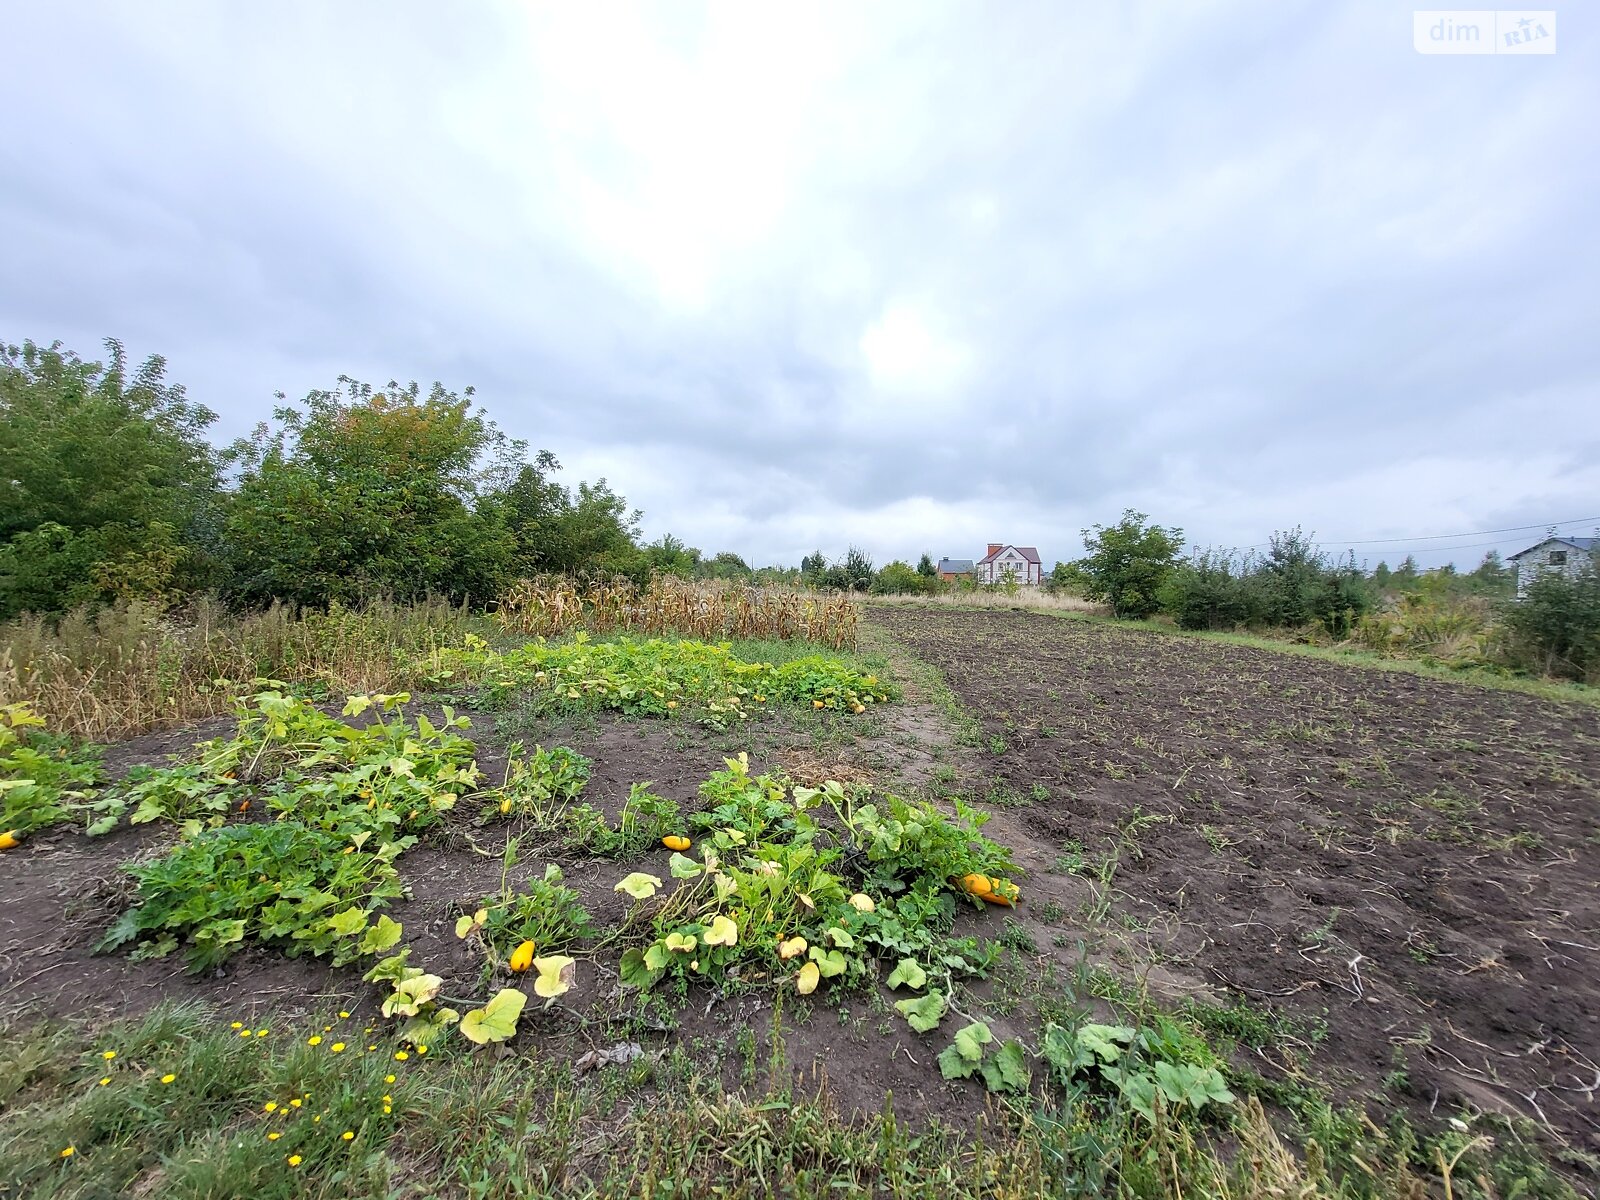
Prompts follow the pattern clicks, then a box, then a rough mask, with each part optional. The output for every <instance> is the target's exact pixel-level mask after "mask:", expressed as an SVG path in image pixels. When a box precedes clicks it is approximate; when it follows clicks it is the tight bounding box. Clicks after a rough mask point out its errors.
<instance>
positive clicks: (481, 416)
mask: <svg viewBox="0 0 1600 1200" xmlns="http://www.w3.org/2000/svg"><path fill="white" fill-rule="evenodd" d="M106 348H107V356H106V360H105V361H104V362H91V361H86V360H83V359H80V358H79V357H78V356H77V355H75V354H73V353H71V352H69V351H66V350H63V349H62V348H61V347H60V346H59V345H54V346H49V347H43V346H39V345H36V344H34V343H32V342H25V343H24V344H23V345H21V346H14V345H12V346H3V347H0V418H3V419H0V489H3V490H0V616H7V617H9V616H12V615H15V614H16V613H18V612H22V611H33V612H42V613H49V612H59V611H62V610H65V609H69V608H74V607H77V606H79V605H82V604H86V603H95V602H106V601H114V600H119V599H132V598H140V599H152V600H156V601H161V602H168V603H172V602H177V601H180V600H181V599H182V598H183V597H185V596H187V595H191V594H194V593H199V592H211V593H215V594H218V595H221V596H223V597H225V598H228V599H230V600H233V601H235V602H237V603H239V604H258V603H262V602H265V601H269V600H274V599H277V600H285V601H291V602H295V603H299V604H305V605H319V606H320V605H326V604H328V603H330V602H334V601H339V602H346V603H351V602H356V601H359V600H361V599H363V598H365V597H369V596H373V595H378V594H383V595H387V596H391V597H393V598H395V599H398V600H410V599H417V598H420V597H423V596H426V595H442V596H448V597H450V598H451V599H453V600H457V601H462V602H483V601H485V600H488V599H490V598H492V597H494V596H495V595H497V594H498V593H499V592H500V591H501V590H502V589H503V588H504V587H505V586H506V585H507V584H508V583H509V582H511V581H512V580H514V579H517V578H521V577H524V576H528V575H536V574H541V573H545V572H570V573H575V574H582V573H604V574H622V575H629V576H632V577H634V578H636V579H640V580H642V579H644V578H647V577H648V575H649V574H650V572H651V570H652V569H655V567H656V565H657V563H658V561H659V560H660V559H662V558H663V557H665V558H668V559H670V558H671V557H672V556H673V555H674V553H675V552H676V551H675V547H678V546H681V543H676V542H675V541H674V540H673V539H671V538H665V539H663V540H662V542H661V543H658V544H657V545H655V546H653V547H645V546H641V545H640V544H639V518H640V514H639V513H638V512H637V511H635V510H632V509H630V508H629V507H628V504H627V501H626V500H625V499H624V498H623V497H622V496H620V495H618V494H617V493H616V492H615V491H613V490H612V488H611V486H610V485H609V484H608V483H607V482H606V481H605V480H604V479H600V480H597V481H594V482H579V483H577V484H576V485H575V486H568V485H567V484H566V483H564V482H563V481H562V480H561V479H560V477H559V474H560V470H561V464H560V463H559V462H558V461H557V459H556V458H555V456H554V455H553V454H551V453H550V452H549V451H538V452H533V451H531V450H530V448H529V446H528V444H527V443H526V442H523V441H519V440H517V439H514V438H510V437H508V436H507V435H506V434H505V433H504V432H503V431H501V430H500V429H499V428H498V427H497V426H496V425H495V423H494V422H493V421H492V420H491V419H490V418H489V417H488V416H487V415H486V414H485V413H484V412H483V411H482V409H480V408H475V407H474V404H473V393H472V390H471V389H467V390H466V391H464V392H462V393H459V394H458V393H455V392H452V391H450V390H448V389H446V388H445V387H443V386H442V385H440V384H435V385H434V386H433V387H432V388H431V389H429V390H427V391H424V390H422V389H421V388H420V387H419V386H418V385H417V384H415V383H411V384H404V385H402V384H398V383H390V384H388V385H387V386H385V387H381V388H380V387H375V386H373V385H371V384H366V383H361V382H358V381H356V380H353V379H349V378H345V377H341V378H340V379H339V380H338V383H337V385H336V387H334V388H333V389H331V390H319V391H314V392H312V393H311V394H309V395H308V396H306V397H304V398H303V399H301V400H299V401H295V402H289V401H287V400H286V399H285V398H284V397H283V396H282V395H281V394H280V395H279V397H278V400H279V403H278V405H277V406H276V407H275V408H274V409H273V411H272V412H271V414H270V417H269V418H268V419H267V420H264V421H262V422H261V423H260V424H259V425H258V426H257V427H256V429H255V430H254V432H253V433H252V434H251V435H250V436H248V437H244V438H240V439H238V440H236V441H234V442H233V443H232V444H230V445H227V446H222V447H217V446H214V445H213V444H212V443H211V442H210V441H209V440H208V439H207V436H206V434H207V432H208V430H209V429H210V428H211V426H212V425H213V424H214V422H215V421H216V419H217V415H216V413H215V412H213V411H212V410H211V409H209V408H207V407H206V406H205V405H203V404H200V403H197V402H196V401H194V400H192V399H190V398H189V397H188V395H187V394H186V393H185V391H184V389H183V387H182V386H181V385H179V384H176V383H173V382H171V381H170V380H169V379H168V378H167V373H166V364H165V362H164V361H163V359H162V358H161V357H159V356H152V357H150V358H148V359H146V360H145V361H144V362H142V363H140V364H138V365H135V364H133V363H132V362H130V361H129V359H128V356H127V354H126V353H125V351H124V350H123V348H122V346H121V345H120V344H118V343H117V342H115V341H111V342H108V343H107V347H106ZM723 557H724V556H721V555H719V556H717V559H716V560H713V561H714V562H716V561H720V560H721V559H722V558H723ZM735 557H736V556H735Z"/></svg>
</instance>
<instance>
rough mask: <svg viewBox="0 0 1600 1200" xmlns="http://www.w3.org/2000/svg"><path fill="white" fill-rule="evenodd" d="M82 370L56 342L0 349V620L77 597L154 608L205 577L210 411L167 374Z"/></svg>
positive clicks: (212, 464) (155, 364)
mask: <svg viewBox="0 0 1600 1200" xmlns="http://www.w3.org/2000/svg"><path fill="white" fill-rule="evenodd" d="M106 349H107V351H108V352H109V357H108V361H107V362H106V363H104V364H101V363H97V362H84V361H83V360H81V359H79V358H78V357H77V356H76V355H74V354H72V353H70V352H66V351H63V350H62V349H61V347H60V346H59V344H58V345H54V346H50V347H48V348H45V347H40V346H36V345H34V344H33V343H32V342H26V343H24V344H23V345H22V346H4V345H0V412H4V414H5V420H4V421H0V479H5V480H6V481H7V489H6V504H5V507H4V510H3V512H0V617H11V616H14V615H16V614H17V613H19V612H22V611H24V610H33V611H40V612H57V611H60V610H61V609H63V608H69V607H72V606H75V605H77V604H82V603H85V602H88V601H106V600H113V599H118V598H130V597H146V598H152V599H158V600H161V601H163V602H166V601H170V600H172V599H174V598H175V597H177V596H179V595H181V594H183V593H185V592H187V591H190V590H193V589H195V588H197V587H204V586H206V585H207V584H208V583H209V582H211V581H212V579H213V578H214V574H215V568H216V562H215V556H214V554H213V553H212V551H211V549H210V548H209V547H208V546H207V544H206V543H207V538H206V536H205V530H206V529H207V528H208V526H209V525H211V524H212V523H213V517H214V513H215V510H216V509H217V507H218V505H219V503H220V493H219V491H218V462H217V454H216V451H215V450H213V449H212V447H211V445H210V444H209V443H208V442H207V441H206V439H205V436H204V433H205V429H206V427H207V426H208V425H210V424H211V422H212V421H214V420H215V419H216V414H215V413H213V412H211V411H210V410H209V409H207V408H205V407H204V406H203V405H200V404H196V403H194V402H193V401H191V400H189V399H187V398H186V397H185V395H184V391H183V388H182V387H179V386H177V385H175V384H171V383H168V382H167V381H166V378H165V376H166V364H165V362H163V360H162V359H160V358H159V357H151V358H149V359H147V360H146V361H145V362H144V363H143V364H142V365H140V366H138V367H134V366H133V365H132V364H131V363H129V361H128V359H127V356H126V354H125V353H124V351H123V349H122V346H121V345H120V344H119V343H117V342H115V341H107V342H106Z"/></svg>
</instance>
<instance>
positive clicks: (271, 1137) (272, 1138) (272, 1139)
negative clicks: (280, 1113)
mask: <svg viewBox="0 0 1600 1200" xmlns="http://www.w3.org/2000/svg"><path fill="white" fill-rule="evenodd" d="M282 1136H283V1134H281V1133H279V1132H278V1131H277V1130H276V1129H274V1130H273V1131H272V1132H271V1133H269V1134H267V1141H269V1142H275V1141H277V1140H278V1139H279V1138H281V1137H282Z"/></svg>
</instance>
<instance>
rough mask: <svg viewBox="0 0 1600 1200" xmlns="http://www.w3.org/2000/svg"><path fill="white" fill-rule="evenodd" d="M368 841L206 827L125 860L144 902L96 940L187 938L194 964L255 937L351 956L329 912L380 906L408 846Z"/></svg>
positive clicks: (207, 962) (221, 958) (142, 949)
mask: <svg viewBox="0 0 1600 1200" xmlns="http://www.w3.org/2000/svg"><path fill="white" fill-rule="evenodd" d="M370 841H371V839H370V837H368V836H367V835H358V840H357V841H350V840H347V839H345V838H342V837H339V836H337V835H335V834H331V833H327V832H325V831H323V830H319V829H309V828H307V827H306V826H303V825H300V824H297V823H294V822H274V823H271V824H247V825H226V826H223V827H222V828H220V829H207V830H203V831H201V832H200V833H198V834H196V835H195V836H194V837H192V838H189V839H187V840H185V841H183V842H180V843H179V844H178V845H177V846H176V847H175V848H174V849H173V850H172V851H171V852H170V853H169V854H167V855H166V857H164V858H161V859H158V860H156V861H155V862H153V863H149V864H145V865H142V866H131V867H126V868H124V869H125V870H127V871H128V873H129V874H130V875H132V876H133V878H134V879H135V880H136V881H137V884H138V891H137V903H136V904H135V905H134V906H133V907H132V908H130V909H128V910H127V911H126V912H124V913H123V914H122V916H121V917H120V918H118V920H117V922H116V924H114V925H113V926H112V927H111V930H110V931H109V932H108V933H107V934H106V935H105V937H104V938H102V939H101V941H100V943H99V945H98V946H97V947H96V949H97V950H101V951H103V950H112V949H116V948H117V947H119V946H122V945H125V944H127V943H129V942H139V943H140V945H139V947H138V949H137V950H136V951H135V956H136V957H140V958H159V957H162V956H164V955H166V954H170V953H171V952H172V951H173V950H176V949H177V948H178V947H179V946H180V945H184V946H185V947H186V957H187V959H188V963H189V969H190V970H191V971H194V972H200V971H206V970H210V969H212V968H214V967H217V966H219V965H221V964H222V963H224V962H226V961H227V960H228V959H229V958H230V957H231V956H232V955H233V954H234V953H236V952H237V951H238V950H239V949H241V948H242V947H243V946H244V944H245V942H246V941H247V940H251V941H257V942H261V943H265V944H269V945H273V946H276V947H278V948H280V949H281V950H283V952H284V953H285V954H287V955H289V957H291V958H293V957H297V956H299V955H301V954H318V955H330V956H331V957H332V958H333V960H334V962H336V963H337V962H343V961H348V958H346V957H345V955H346V953H349V954H350V955H353V954H354V953H355V951H353V950H350V949H349V948H348V944H347V943H345V942H343V941H342V940H341V934H340V933H339V932H337V931H336V930H334V929H331V928H330V927H329V925H328V918H329V917H330V916H331V915H333V914H334V913H337V912H346V911H348V910H350V909H352V908H353V909H355V910H357V911H361V912H365V911H368V910H371V909H373V908H377V907H381V906H382V905H385V904H387V903H389V902H390V901H391V900H395V899H397V898H398V897H399V896H400V895H401V892H402V888H401V884H400V880H399V878H398V873H397V872H396V870H395V867H394V860H395V858H396V857H397V856H398V855H399V854H400V851H401V846H400V845H399V844H398V843H393V842H377V843H373V844H371V845H369V844H368V843H369V842H370Z"/></svg>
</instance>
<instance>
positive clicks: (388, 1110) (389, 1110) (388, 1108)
mask: <svg viewBox="0 0 1600 1200" xmlns="http://www.w3.org/2000/svg"><path fill="white" fill-rule="evenodd" d="M393 1111H394V1108H393V1106H391V1105H388V1104H385V1105H384V1106H383V1115H384V1116H386V1117H387V1116H388V1115H389V1114H390V1113H392V1112H393Z"/></svg>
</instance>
